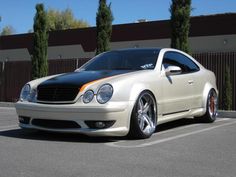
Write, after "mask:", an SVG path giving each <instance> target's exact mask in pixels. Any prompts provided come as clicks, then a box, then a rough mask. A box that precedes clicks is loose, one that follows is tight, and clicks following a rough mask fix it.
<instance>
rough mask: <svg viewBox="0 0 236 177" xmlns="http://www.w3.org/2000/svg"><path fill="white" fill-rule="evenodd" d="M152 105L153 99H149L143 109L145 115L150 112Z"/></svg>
mask: <svg viewBox="0 0 236 177" xmlns="http://www.w3.org/2000/svg"><path fill="white" fill-rule="evenodd" d="M151 104H152V101H151V99H149V100H148V101H147V102H146V103H145V105H144V107H143V113H147V112H148V111H149V108H150V106H151Z"/></svg>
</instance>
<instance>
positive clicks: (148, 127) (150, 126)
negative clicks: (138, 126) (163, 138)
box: [143, 114, 154, 133]
mask: <svg viewBox="0 0 236 177" xmlns="http://www.w3.org/2000/svg"><path fill="white" fill-rule="evenodd" d="M143 118H144V122H145V124H146V126H145V127H144V129H143V131H144V132H145V133H150V132H152V131H153V130H154V125H153V122H152V120H151V119H150V117H149V116H148V115H146V114H144V115H143Z"/></svg>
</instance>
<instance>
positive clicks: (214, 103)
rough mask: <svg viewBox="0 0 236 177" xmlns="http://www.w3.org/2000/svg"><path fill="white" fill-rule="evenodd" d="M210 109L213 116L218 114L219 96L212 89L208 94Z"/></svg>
mask: <svg viewBox="0 0 236 177" xmlns="http://www.w3.org/2000/svg"><path fill="white" fill-rule="evenodd" d="M207 105H208V111H209V115H210V117H212V118H215V117H216V116H217V107H218V98H217V94H216V92H215V91H211V92H210V93H209V95H208V104H207Z"/></svg>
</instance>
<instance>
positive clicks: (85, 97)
mask: <svg viewBox="0 0 236 177" xmlns="http://www.w3.org/2000/svg"><path fill="white" fill-rule="evenodd" d="M93 97H94V93H93V91H92V90H88V91H86V92H85V93H84V95H83V102H84V103H89V102H91V101H92V100H93Z"/></svg>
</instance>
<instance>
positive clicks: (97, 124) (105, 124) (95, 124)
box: [84, 120, 116, 129]
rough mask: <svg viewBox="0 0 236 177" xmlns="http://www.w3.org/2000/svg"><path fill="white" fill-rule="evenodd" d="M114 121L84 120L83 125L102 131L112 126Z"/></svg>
mask: <svg viewBox="0 0 236 177" xmlns="http://www.w3.org/2000/svg"><path fill="white" fill-rule="evenodd" d="M115 122H116V121H114V120H107V121H99V120H97V121H96V120H86V121H84V123H85V124H86V125H87V126H88V127H89V128H92V129H104V128H110V127H111V126H112V125H114V123H115Z"/></svg>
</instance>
